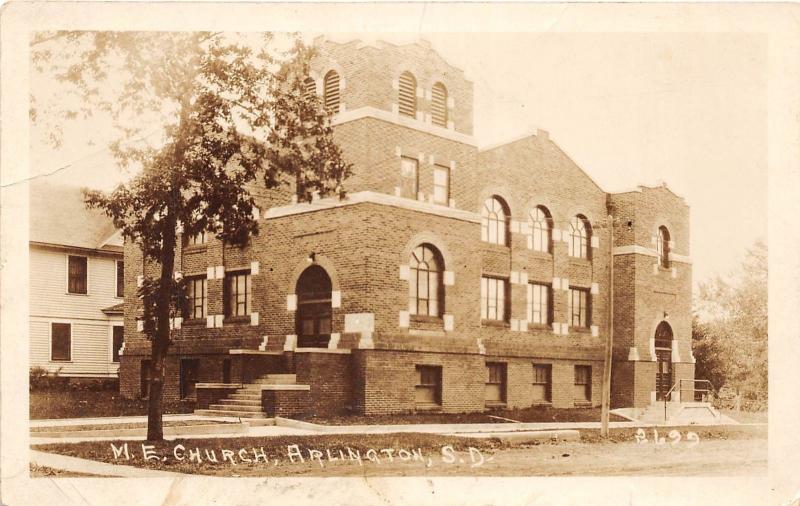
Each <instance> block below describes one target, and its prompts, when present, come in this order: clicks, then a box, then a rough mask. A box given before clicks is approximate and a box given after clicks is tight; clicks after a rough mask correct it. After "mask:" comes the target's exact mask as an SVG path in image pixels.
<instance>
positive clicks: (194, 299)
mask: <svg viewBox="0 0 800 506" xmlns="http://www.w3.org/2000/svg"><path fill="white" fill-rule="evenodd" d="M205 317H206V278H199V277H198V278H188V279H187V290H186V318H187V319H196V318H205Z"/></svg>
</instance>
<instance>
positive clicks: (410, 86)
mask: <svg viewBox="0 0 800 506" xmlns="http://www.w3.org/2000/svg"><path fill="white" fill-rule="evenodd" d="M398 84H399V86H398V91H397V107H398V111H399V112H400V114H402V115H403V116H410V117H412V118H416V117H417V80H416V78H415V77H414V74H412V73H411V72H403V73H402V74H400V80H399V83H398Z"/></svg>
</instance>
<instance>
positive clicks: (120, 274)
mask: <svg viewBox="0 0 800 506" xmlns="http://www.w3.org/2000/svg"><path fill="white" fill-rule="evenodd" d="M124 296H125V264H124V263H123V262H122V260H117V297H124Z"/></svg>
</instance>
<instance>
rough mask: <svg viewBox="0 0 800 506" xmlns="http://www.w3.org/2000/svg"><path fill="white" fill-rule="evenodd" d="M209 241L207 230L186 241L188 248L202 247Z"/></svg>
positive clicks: (191, 236)
mask: <svg viewBox="0 0 800 506" xmlns="http://www.w3.org/2000/svg"><path fill="white" fill-rule="evenodd" d="M207 239H208V236H207V235H206V232H205V230H204V231H202V232H198V233H196V234H194V235H190V236H189V237H188V238H187V239H186V245H187V246H200V245H201V244H205V243H206V241H207Z"/></svg>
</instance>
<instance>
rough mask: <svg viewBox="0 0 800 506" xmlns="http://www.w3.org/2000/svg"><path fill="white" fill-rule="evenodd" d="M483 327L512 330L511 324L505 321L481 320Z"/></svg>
mask: <svg viewBox="0 0 800 506" xmlns="http://www.w3.org/2000/svg"><path fill="white" fill-rule="evenodd" d="M481 326H482V327H498V328H502V329H510V328H511V324H510V323H509V322H507V321H503V320H481Z"/></svg>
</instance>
